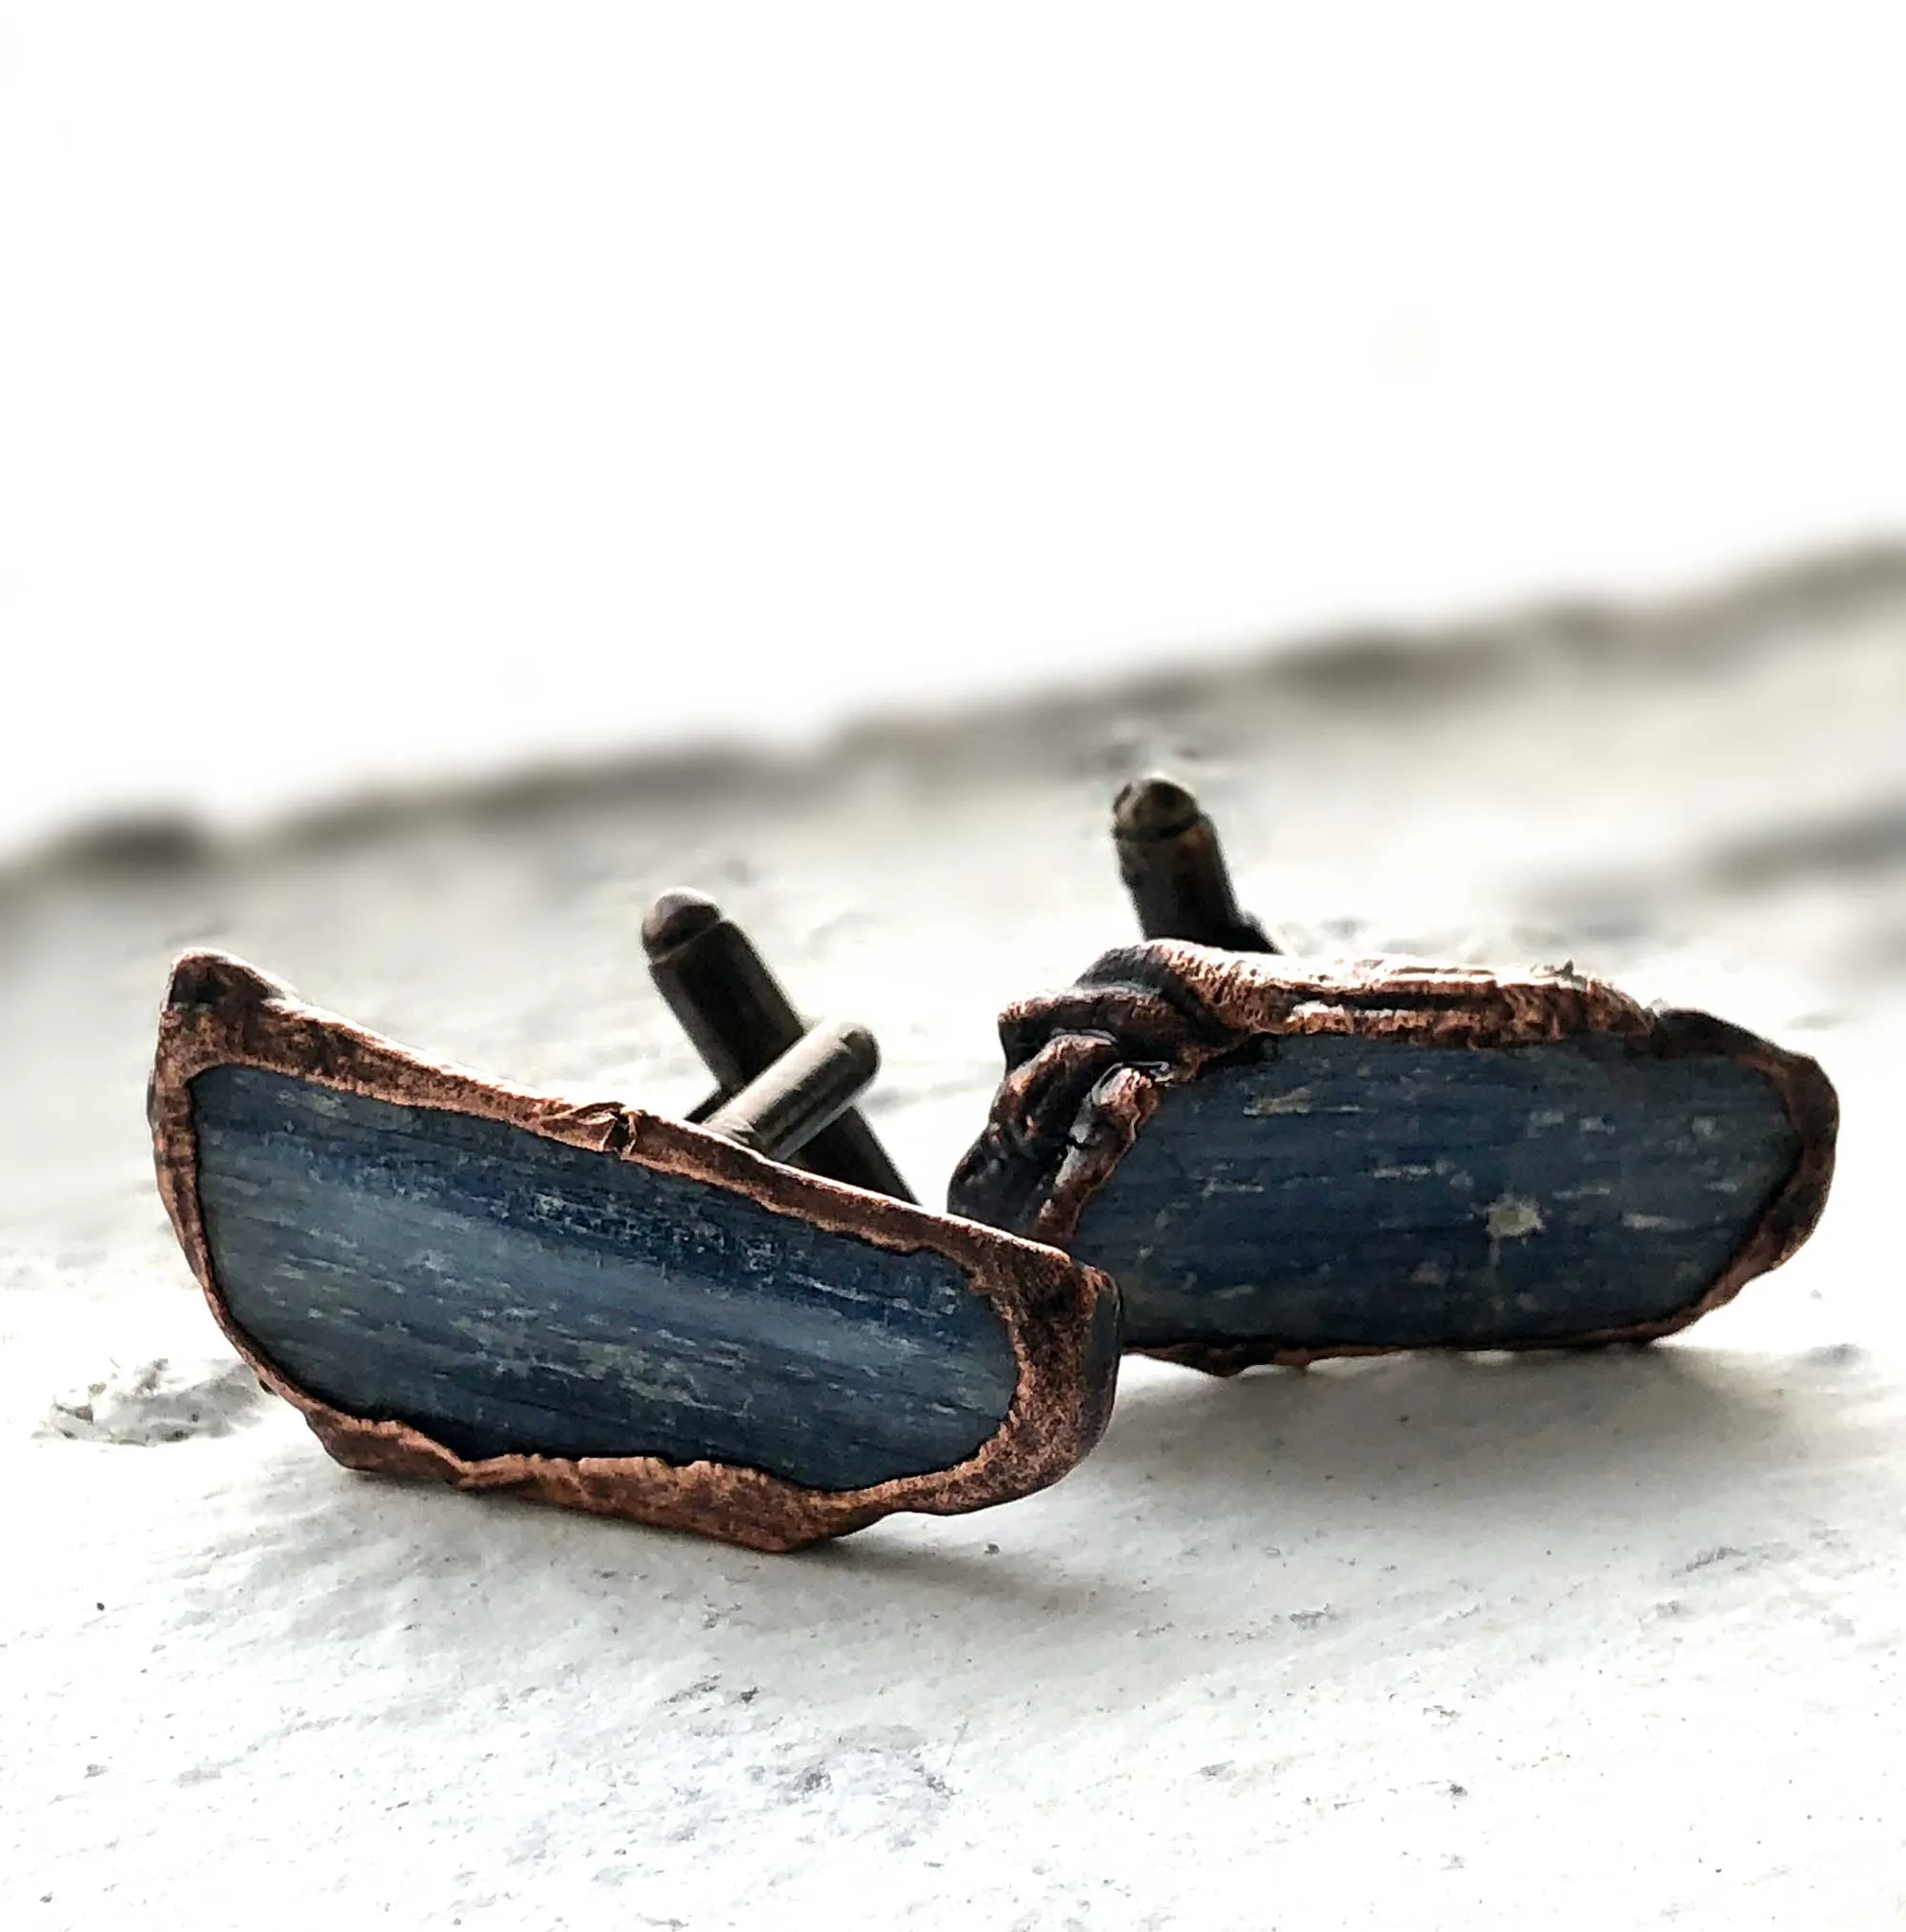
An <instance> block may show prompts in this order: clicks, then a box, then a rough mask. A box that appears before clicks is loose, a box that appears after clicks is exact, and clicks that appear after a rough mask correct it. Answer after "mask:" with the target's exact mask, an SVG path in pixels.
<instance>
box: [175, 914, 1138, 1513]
mask: <svg viewBox="0 0 1906 1932" xmlns="http://www.w3.org/2000/svg"><path fill="white" fill-rule="evenodd" d="M684 898H685V896H684V895H675V896H674V900H675V912H676V914H677V921H678V924H677V926H676V927H675V928H674V929H673V936H674V937H675V938H677V939H679V938H681V937H682V935H681V934H680V932H679V913H680V906H681V905H682V904H683V902H684ZM700 905H701V906H703V907H705V906H706V902H700ZM710 909H712V908H710ZM659 911H660V912H661V913H662V914H663V915H664V916H663V917H662V918H661V919H660V920H659V921H658V919H657V917H656V915H653V914H652V916H651V921H650V926H651V929H652V930H653V929H657V928H658V927H659V929H660V930H661V931H662V933H663V935H664V936H665V937H666V936H668V935H669V933H670V931H671V926H670V921H669V918H668V917H667V916H666V915H667V913H668V911H669V905H668V902H662V903H661V905H659ZM698 920H699V921H700V931H701V933H702V934H703V936H704V937H705V935H706V934H707V933H708V932H711V931H713V930H715V928H716V925H717V924H718V923H719V925H722V926H727V922H725V921H719V915H718V916H717V920H714V921H711V920H708V919H706V918H704V917H702V916H701V914H700V913H697V914H695V915H694V917H693V918H692V919H691V922H690V923H691V924H694V923H695V922H696V921H698ZM728 929H729V931H730V932H731V933H732V931H733V928H732V927H729V928H728ZM722 943H723V945H724V946H727V947H728V948H729V951H728V955H727V956H728V957H729V958H730V959H731V960H732V959H733V958H735V957H739V956H740V953H745V954H746V956H748V957H754V955H753V952H752V948H751V947H748V946H747V945H746V941H745V939H744V938H742V939H740V953H738V952H737V951H736V949H735V942H734V941H733V940H732V939H731V940H728V941H724V942H722ZM652 950H653V948H652ZM664 951H667V952H670V953H671V954H672V953H673V951H674V948H664ZM756 964H757V966H759V960H758V959H757V961H756ZM760 976H761V978H762V979H763V980H765V982H766V984H767V985H768V986H773V984H774V983H773V982H772V980H771V979H767V977H766V969H765V967H760ZM661 978H662V974H661V973H660V972H658V979H659V980H660V979H661ZM682 983H685V984H687V985H688V986H691V988H693V990H692V991H691V992H690V993H689V994H687V995H684V996H683V1004H685V1005H687V1006H689V1007H691V1008H692V1010H693V1011H694V1012H695V1013H696V1014H697V1015H698V1021H699V1023H701V1025H702V1032H701V1035H700V1036H697V1043H698V1045H702V1044H703V1039H704V1038H706V1039H714V1038H715V1037H716V1036H717V1034H720V1035H721V1037H722V1038H724V1039H728V1040H730V1042H731V1044H732V1042H733V1039H734V1036H736V1035H738V1034H739V1035H743V1036H747V1037H749V1038H750V1039H752V1040H753V1041H754V1042H755V1043H756V1046H755V1047H751V1048H750V1051H749V1052H748V1053H741V1054H739V1057H738V1055H737V1053H736V1052H726V1049H724V1052H726V1057H725V1058H724V1060H723V1064H722V1065H721V1066H720V1067H719V1068H718V1069H717V1070H718V1074H719V1075H720V1076H722V1077H723V1090H722V1092H721V1093H720V1095H719V1096H718V1097H717V1099H716V1100H714V1101H712V1102H710V1103H708V1104H707V1105H706V1106H705V1107H704V1108H702V1109H700V1112H701V1114H702V1118H701V1119H700V1122H699V1123H698V1122H681V1121H674V1120H668V1119H664V1118H662V1117H660V1116H659V1115H656V1114H652V1113H647V1112H644V1111H642V1110H641V1109H639V1108H633V1107H629V1106H625V1105H622V1104H620V1103H618V1102H609V1101H598V1102H587V1101H576V1100H569V1099H565V1098H562V1097H561V1096H558V1095H555V1094H549V1093H539V1092H535V1091H532V1090H530V1089H527V1088H518V1087H514V1086H511V1085H508V1084H505V1083H502V1082H496V1081H489V1080H484V1079H481V1078H478V1077H476V1076H475V1075H473V1074H469V1073H465V1072H461V1071H458V1070H456V1069H453V1068H447V1067H441V1066H436V1065H433V1064H431V1063H430V1062H428V1061H425V1060H422V1059H420V1058H418V1057H417V1056H416V1055H414V1054H412V1053H410V1052H408V1051H407V1050H406V1049H405V1048H403V1047H398V1046H396V1045H395V1044H393V1043H392V1042H390V1041H387V1040H384V1039H381V1038H379V1037H378V1036H376V1035H375V1034H373V1033H370V1032H368V1031H366V1030H364V1029H363V1028H361V1027H355V1026H354V1025H352V1024H351V1023H350V1022H349V1021H346V1020H342V1019H339V1018H337V1017H335V1016H334V1015H331V1014H327V1013H324V1012H321V1011H318V1010H317V1009H315V1008H313V1007H307V1006H305V1005H303V1004H302V1003H301V1002H300V1001H299V1000H298V999H297V997H296V996H295V995H294V993H293V992H292V991H291V990H290V989H289V988H288V987H286V986H281V985H279V984H278V983H276V982H274V981H273V980H271V979H268V978H266V977H265V976H264V975H263V974H261V973H259V972H256V971H254V970H253V968H252V967H251V966H246V965H245V964H244V963H243V962H241V961H238V960H235V959H232V958H229V957H227V956H224V955H222V954H218V953H213V952H196V953H190V954H188V955H186V956H185V957H184V958H183V959H181V960H180V961H179V962H178V964H177V966H175V967H174V970H173V973H172V983H171V986H170V989H169V992H168V995H167V1000H166V1004H165V1007H164V1009H163V1011H162V1013H161V1017H160V1025H159V1042H158V1051H157V1058H156V1063H155V1067H154V1071H153V1078H152V1089H151V1101H150V1108H151V1117H152V1134H153V1146H154V1151H155V1155H156V1161H157V1169H158V1179H159V1188H160V1192H161V1194H162V1196H163V1198H164V1201H165V1204H166V1208H167V1210H168V1212H169V1213H170V1215H171V1217H172V1225H173V1228H174V1230H175V1231H176V1232H177V1234H178V1238H179V1241H180V1244H181V1246H182V1247H183V1249H184V1251H185V1252H186V1255H187V1258H188V1259H189V1261H190V1262H191V1263H192V1266H193V1271H194V1272H195V1273H196V1275H197V1277H198V1280H199V1282H200V1285H201V1286H202V1287H203V1289H204V1291H205V1293H206V1296H207V1298H208V1300H209V1301H210V1303H211V1306H212V1310H213V1314H214V1315H215V1316H216V1318H217V1320H218V1322H219V1324H220V1326H221V1327H222V1328H223V1329H224V1331H225V1332H226V1334H227V1336H228V1337H229V1338H230V1339H231V1341H232V1343H233V1346H234V1347H235V1348H236V1349H237V1350H238V1352H240V1353H241V1354H242V1355H243V1356H244V1357H245V1359H246V1360H247V1361H248V1362H249V1363H251V1365H252V1366H253V1368H254V1369H255V1370H256V1371H257V1372H258V1373H259V1374H260V1376H261V1378H262V1379H263V1380H264V1381H265V1383H266V1384H267V1386H268V1387H270V1388H271V1389H273V1390H274V1392H275V1393H278V1394H280V1395H282V1396H284V1397H285V1398H286V1399H288V1400H289V1401H291V1402H293V1403H294V1405H295V1406H296V1407H297V1408H298V1409H299V1410H300V1411H302V1413H304V1415H305V1418H306V1420H307V1421H308V1422H309V1423H310V1425H311V1427H312V1429H313V1430H314V1432H315V1434H317V1436H318V1437H319V1439H320V1441H321V1442H322V1443H323V1445H324V1447H325V1448H326V1449H327V1450H328V1451H329V1452H330V1453H331V1454H332V1455H333V1456H335V1458H336V1459H337V1460H338V1461H340V1462H342V1463H344V1464H346V1465H347V1466H348V1467H351V1468H354V1469H360V1470H367V1471H375V1472H381V1473H385V1474H399V1475H412V1476H430V1477H435V1478H436V1479H439V1480H442V1481H445V1482H450V1483H453V1484H456V1486H458V1487H460V1488H465V1489H472V1490H508V1491H515V1492H517V1493H518V1494H523V1495H531V1496H535V1497H537V1498H539V1499H541V1500H544V1501H548V1502H555V1503H561V1504H566V1505H569V1506H572V1507H576V1508H580V1509H586V1510H592V1511H597V1512H599V1513H603V1514H608V1515H623V1516H629V1517H633V1518H636V1519H638V1520H639V1521H643V1522H648V1523H654V1524H659V1525H663V1526H666V1527H671V1528H678V1529H686V1530H693V1531H698V1532H700V1533H702V1534H704V1535H713V1536H719V1537H721V1538H724V1539H726V1540H728V1541H732V1542H736V1543H740V1544H744V1545H747V1546H749V1547H752V1548H756V1549H762V1550H787V1549H794V1548H797V1547H799V1546H800V1545H801V1544H804V1543H809V1542H813V1541H815V1540H817V1539H820V1538H822V1537H827V1536H834V1535H843V1534H845V1533H847V1532H849V1531H852V1530H856V1529H859V1528H861V1527H862V1526H863V1525H865V1524H867V1523H871V1522H873V1521H875V1520H877V1519H878V1518H879V1517H881V1516H883V1515H888V1514H890V1513H891V1512H894V1511H899V1510H914V1511H922V1512H926V1513H932V1514H952V1513H956V1512H961V1511H966V1510H974V1509H981V1508H984V1507H986V1506H988V1505H990V1504H992V1503H997V1502H1004V1501H1007V1500H1009V1499H1011V1498H1013V1497H1016V1496H1020V1495H1026V1494H1028V1493H1030V1492H1031V1491H1034V1490H1037V1489H1040V1488H1043V1487H1044V1485H1046V1484H1047V1483H1050V1482H1053V1481H1055V1480H1056V1479H1057V1478H1058V1477H1060V1476H1061V1475H1063V1474H1065V1472H1066V1471H1067V1470H1069V1469H1070V1468H1071V1467H1072V1466H1073V1465H1074V1464H1075V1463H1076V1462H1077V1461H1078V1460H1079V1459H1080V1457H1082V1456H1083V1455H1084V1454H1085V1453H1086V1452H1087V1451H1088V1450H1089V1449H1090V1448H1091V1446H1092V1444H1093V1443H1094V1442H1095V1441H1096V1440H1097V1439H1098V1436H1099V1435H1100V1434H1101V1433H1102V1431H1103V1429H1104V1427H1105V1419H1106V1416H1107V1415H1108V1413H1109V1412H1110V1407H1111V1401H1112V1393H1113V1389H1114V1386H1115V1382H1116V1376H1117V1361H1118V1332H1119V1321H1118V1307H1117V1290H1116V1288H1115V1287H1114V1286H1113V1285H1112V1284H1111V1283H1110V1282H1108V1281H1107V1280H1105V1277H1103V1276H1102V1275H1100V1274H1098V1273H1097V1272H1096V1271H1093V1270H1091V1269H1089V1268H1087V1267H1083V1266H1080V1265H1078V1264H1076V1263H1074V1262H1072V1261H1070V1260H1068V1259H1067V1258H1066V1257H1065V1256H1064V1255H1063V1254H1060V1253H1057V1252H1055V1251H1052V1250H1051V1249H1049V1248H1044V1247H1040V1246H1035V1245H1033V1244H1031V1243H1028V1242H1025V1241H1023V1240H1020V1239H1018V1238H1016V1237H1014V1236H1012V1235H1010V1234H1006V1233H1002V1232H999V1231H996V1230H991V1229H986V1228H981V1227H977V1226H975V1225H972V1224H970V1223H965V1222H960V1221H955V1220H952V1219H949V1218H948V1217H947V1216H945V1215H943V1214H939V1213H935V1212H933V1211H931V1210H925V1209H923V1208H920V1207H917V1206H915V1205H914V1204H913V1203H912V1202H911V1200H910V1199H908V1198H907V1197H906V1196H905V1193H904V1189H903V1187H902V1186H901V1184H900V1181H899V1177H898V1175H897V1174H895V1173H894V1172H893V1169H892V1166H891V1163H889V1162H887V1161H886V1157H885V1154H884V1152H883V1151H882V1149H880V1146H879V1143H878V1141H876V1140H875V1139H874V1137H873V1135H872V1133H871V1131H870V1130H869V1129H866V1127H865V1125H864V1123H862V1122H860V1121H859V1119H858V1116H856V1115H854V1114H852V1113H851V1111H850V1109H851V1104H852V1102H853V1100H854V1099H855V1098H856V1096H857V1095H858V1094H859V1093H860V1092H861V1090H862V1088H864V1087H865V1086H866V1084H867V1082H868V1081H869V1080H870V1079H871V1078H872V1076H873V1074H874V1072H875V1070H876V1068H877V1067H878V1064H879V1055H878V1051H877V1048H876V1047H875V1043H874V1041H873V1038H872V1036H871V1035H870V1034H869V1033H867V1032H866V1030H865V1029H864V1028H862V1027H853V1026H841V1025H829V1026H821V1027H813V1028H804V1027H801V1025H800V1023H799V1022H798V1021H797V1022H796V1023H795V1026H794V1030H793V1037H792V1038H791V1039H788V1040H787V1041H786V1043H785V1044H784V1045H778V1046H776V1047H774V1050H772V1051H767V1050H765V1049H764V1048H761V1049H760V1050H757V1048H758V1047H759V1046H760V1041H761V1039H762V1038H763V1036H764V1034H765V1032H766V1031H767V1028H766V1027H765V1026H764V1024H762V1023H761V1021H760V1012H761V1010H765V1009H764V1008H762V1007H761V1006H760V1002H758V1003H757V1008H756V1009H755V1010H754V1011H753V1012H752V1014H751V1015H743V1016H742V1017H741V1018H739V1019H738V1017H737V1012H736V1011H735V1010H726V1011H724V1009H723V999H722V997H721V995H720V991H719V989H718V988H717V986H716V984H715V982H713V981H712V980H708V979H705V978H704V979H703V980H701V981H699V982H698V981H697V980H696V979H695V976H694V973H693V972H692V971H691V972H689V973H687V974H686V975H685V976H684V980H683V982H682ZM775 991H776V992H777V993H779V988H778V987H776V988H775ZM782 997H783V1000H784V996H782ZM673 1003H674V1002H672V1004H673ZM738 1004H739V1003H738ZM681 1009H682V1007H681V1006H678V1007H677V1010H678V1011H680V1010H681ZM791 1010H792V1009H791V1008H790V1009H789V1011H790V1012H791ZM780 1030H781V1032H785V1031H786V1028H785V1027H782V1028H781V1029H780ZM691 1034H692V1035H695V1028H694V1027H691ZM706 1050H707V1049H706V1047H704V1051H706ZM755 1060H759V1061H760V1065H759V1066H757V1065H754V1064H753V1061H755ZM849 1123H852V1124H853V1125H852V1126H850V1128H849V1131H848V1132H847V1133H846V1134H844V1135H843V1134H841V1132H839V1131H838V1129H841V1127H842V1126H843V1125H845V1124H849ZM802 1156H804V1157H805V1158H806V1159H807V1160H808V1161H809V1162H810V1163H812V1165H813V1167H814V1168H815V1169H819V1168H820V1166H821V1159H823V1158H824V1159H826V1160H827V1161H828V1162H829V1163H830V1165H832V1166H833V1167H834V1169H836V1171H835V1172H834V1173H832V1174H830V1173H829V1172H826V1171H808V1170H803V1169H798V1168H796V1167H794V1166H791V1165H789V1164H788V1163H789V1161H790V1159H792V1158H800V1157H802ZM841 1169H844V1170H845V1171H844V1172H842V1171H841ZM849 1175H851V1176H852V1177H853V1178H848V1176H849ZM876 1180H879V1181H885V1182H888V1183H890V1185H889V1186H888V1187H886V1188H884V1189H882V1190H876V1189H875V1188H874V1186H873V1185H871V1184H872V1183H873V1182H874V1181H876Z"/></svg>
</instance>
